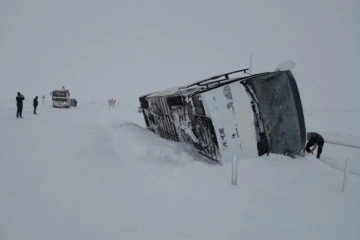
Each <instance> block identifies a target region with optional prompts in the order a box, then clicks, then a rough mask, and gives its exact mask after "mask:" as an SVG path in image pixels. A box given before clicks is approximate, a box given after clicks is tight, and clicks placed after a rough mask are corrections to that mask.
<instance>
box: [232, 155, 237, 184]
mask: <svg viewBox="0 0 360 240" xmlns="http://www.w3.org/2000/svg"><path fill="white" fill-rule="evenodd" d="M237 165H238V160H237V157H236V156H235V155H234V156H233V161H232V181H231V183H232V185H237Z"/></svg>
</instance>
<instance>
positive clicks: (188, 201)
mask: <svg viewBox="0 0 360 240" xmlns="http://www.w3.org/2000/svg"><path fill="white" fill-rule="evenodd" d="M23 116H24V119H16V118H15V108H14V106H13V105H11V104H7V103H4V104H2V105H1V107H0V119H1V123H2V124H1V126H0V136H1V137H0V154H1V155H0V239H1V240H10V239H11V240H13V239H16V240H20V239H21V240H22V239H44V240H48V239H52V240H56V239H76V240H78V239H86V240H89V239H207V240H209V239H217V240H218V239H326V240H329V239H358V238H359V236H360V224H359V222H360V208H359V202H360V177H359V176H357V175H354V174H351V176H350V178H349V184H348V187H347V189H346V191H345V193H342V192H341V187H342V178H343V172H342V171H339V170H337V169H334V168H331V167H329V166H328V165H326V164H324V163H323V162H321V161H318V160H316V159H315V158H314V156H312V155H309V156H307V157H305V158H298V159H291V158H288V157H285V156H279V155H271V156H269V157H260V158H256V159H249V160H243V161H240V162H239V171H238V174H239V176H238V185H237V186H232V185H231V184H230V181H231V165H230V164H227V163H225V164H224V165H223V166H220V165H211V164H208V163H206V162H204V161H201V160H200V159H199V156H198V155H197V154H194V153H193V152H191V151H190V150H189V149H187V148H186V147H184V146H183V145H180V144H178V143H174V142H169V141H166V140H163V139H160V138H158V137H157V136H155V135H154V134H153V133H152V132H150V131H147V130H146V129H144V128H143V127H141V126H142V125H143V123H142V119H141V117H142V116H141V115H140V114H138V113H136V111H134V110H132V109H129V108H128V107H120V108H117V109H115V110H114V111H108V109H107V108H106V106H104V107H102V106H101V105H81V104H79V107H78V108H71V109H53V108H51V107H45V108H40V109H39V115H36V116H35V115H32V114H31V108H30V107H25V109H24V114H23ZM137 123H138V124H140V126H139V125H137ZM346 154H349V156H351V158H353V159H354V161H355V159H359V156H360V153H359V152H350V151H348V150H345V149H343V148H341V147H339V148H333V147H332V148H329V147H328V146H326V145H325V147H324V155H323V158H324V161H325V162H326V163H331V162H334V163H336V164H340V165H341V161H342V160H343V159H345V158H346V157H347V156H348V155H346ZM356 171H357V170H356Z"/></svg>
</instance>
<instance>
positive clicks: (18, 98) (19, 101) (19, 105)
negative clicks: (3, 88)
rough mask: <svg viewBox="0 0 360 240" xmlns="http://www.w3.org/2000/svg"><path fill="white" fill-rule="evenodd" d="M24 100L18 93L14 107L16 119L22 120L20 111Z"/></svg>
mask: <svg viewBox="0 0 360 240" xmlns="http://www.w3.org/2000/svg"><path fill="white" fill-rule="evenodd" d="M24 100H25V97H24V95H22V94H21V93H19V92H18V93H17V96H16V106H17V112H16V118H18V117H21V118H22V109H23V101H24Z"/></svg>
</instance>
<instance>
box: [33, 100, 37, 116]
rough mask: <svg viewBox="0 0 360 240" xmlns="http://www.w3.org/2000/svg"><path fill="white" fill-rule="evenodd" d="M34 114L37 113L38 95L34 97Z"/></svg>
mask: <svg viewBox="0 0 360 240" xmlns="http://www.w3.org/2000/svg"><path fill="white" fill-rule="evenodd" d="M33 105H34V114H36V108H37V106H38V96H36V97H35V98H34V104H33Z"/></svg>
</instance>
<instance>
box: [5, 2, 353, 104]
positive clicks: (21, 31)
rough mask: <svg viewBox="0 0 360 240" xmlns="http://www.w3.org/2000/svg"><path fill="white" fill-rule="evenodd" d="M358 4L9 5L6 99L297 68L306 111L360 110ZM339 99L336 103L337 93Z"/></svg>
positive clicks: (143, 88)
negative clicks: (281, 66) (282, 66)
mask: <svg viewBox="0 0 360 240" xmlns="http://www.w3.org/2000/svg"><path fill="white" fill-rule="evenodd" d="M359 43H360V1H359V0H338V1H332V0H327V1H319V0H302V1H288V0H284V1H282V0H273V1H268V0H262V1H256V0H250V1H247V0H243V1H240V0H234V1H225V0H221V1H220V0H219V1H214V0H201V1H200V0H199V1H196V0H192V1H190V0H189V1H186V0H184V1H180V0H178V1H162V0H152V1H135V0H132V1H131V0H130V1H121V0H101V1H100V0H99V1H94V0H56V1H52V0H31V1H28V0H0V84H1V85H0V98H1V99H13V98H14V97H15V95H16V93H17V92H18V91H20V92H22V93H23V94H24V95H25V97H27V98H28V99H29V100H30V99H32V98H34V96H35V95H39V96H40V95H43V94H44V95H46V96H47V97H48V99H49V97H50V95H49V93H50V91H51V90H53V89H54V88H61V87H62V86H65V87H66V88H69V89H70V91H71V94H72V97H75V98H77V99H78V100H79V101H92V100H95V101H103V102H105V101H106V100H107V99H108V98H110V97H114V98H116V99H118V100H119V101H120V102H121V103H123V104H129V105H134V106H137V105H138V99H137V97H138V96H140V95H142V94H146V93H149V92H152V91H156V90H162V89H164V88H167V87H173V86H178V85H184V84H187V83H189V82H194V81H196V80H200V79H203V78H206V77H210V76H212V75H215V74H220V73H223V72H227V71H233V70H236V69H240V68H244V67H248V66H249V56H250V54H252V55H253V73H260V72H264V71H272V70H274V69H275V68H276V66H277V65H278V64H279V63H281V62H283V61H285V60H288V59H291V60H293V61H294V62H295V63H296V67H295V69H294V70H293V73H294V75H295V78H296V80H297V83H298V85H299V89H300V94H301V97H302V100H303V104H304V107H305V108H312V107H320V108H346V109H352V110H360V107H359V106H360V97H359V96H358V95H360V94H359V91H360V74H359V71H360V47H359ZM329 93H330V94H329Z"/></svg>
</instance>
